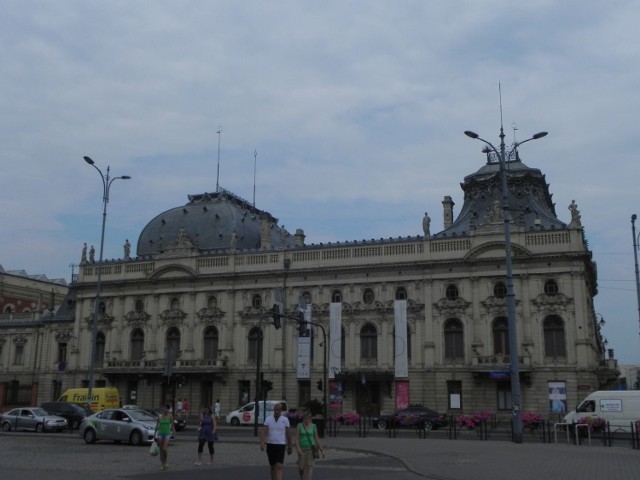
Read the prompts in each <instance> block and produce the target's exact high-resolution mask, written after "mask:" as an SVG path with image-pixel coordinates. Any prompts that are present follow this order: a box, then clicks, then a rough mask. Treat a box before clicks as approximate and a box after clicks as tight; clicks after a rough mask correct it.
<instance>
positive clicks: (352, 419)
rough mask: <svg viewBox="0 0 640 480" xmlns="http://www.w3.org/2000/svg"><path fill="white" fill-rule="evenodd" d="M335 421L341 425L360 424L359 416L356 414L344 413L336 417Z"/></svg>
mask: <svg viewBox="0 0 640 480" xmlns="http://www.w3.org/2000/svg"><path fill="white" fill-rule="evenodd" d="M334 418H335V420H336V421H337V422H340V423H341V424H342V425H357V424H358V422H360V415H359V414H357V413H356V412H346V413H340V414H338V415H336V416H335V417H334Z"/></svg>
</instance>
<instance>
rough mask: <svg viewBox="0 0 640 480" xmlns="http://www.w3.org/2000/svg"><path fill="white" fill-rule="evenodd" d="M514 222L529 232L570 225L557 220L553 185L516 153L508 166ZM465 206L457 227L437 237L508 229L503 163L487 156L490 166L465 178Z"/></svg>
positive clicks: (452, 227) (463, 188) (455, 222)
mask: <svg viewBox="0 0 640 480" xmlns="http://www.w3.org/2000/svg"><path fill="white" fill-rule="evenodd" d="M505 164H506V165H505V167H506V172H507V178H508V185H509V206H510V210H511V219H512V222H514V223H515V224H516V225H518V226H520V227H523V228H525V229H526V230H532V229H536V230H544V229H562V228H567V225H566V224H565V223H563V222H562V221H560V220H559V219H558V217H557V216H556V211H555V205H554V203H553V201H552V196H551V194H550V193H549V185H547V183H546V181H545V177H544V175H543V174H542V173H541V172H540V170H538V169H537V168H530V167H528V166H527V165H525V164H524V163H522V161H521V160H520V156H519V154H518V153H517V152H516V156H515V159H514V160H511V161H507V162H505ZM461 187H462V190H463V191H464V205H463V206H462V209H461V210H460V214H459V215H458V217H457V218H456V220H455V221H454V222H453V224H452V225H451V226H450V227H449V228H447V229H445V230H443V231H442V232H439V233H436V234H435V235H433V237H435V238H442V237H448V236H455V235H466V234H468V233H469V232H472V231H475V232H481V231H493V230H497V231H500V229H502V228H504V223H503V222H504V220H503V217H502V215H503V213H502V181H501V175H500V163H499V162H498V161H496V159H495V158H493V157H492V156H490V155H487V163H486V164H485V165H484V166H482V167H481V168H480V169H479V170H478V171H477V172H475V173H473V174H471V175H468V176H466V177H465V178H464V183H463V184H461Z"/></svg>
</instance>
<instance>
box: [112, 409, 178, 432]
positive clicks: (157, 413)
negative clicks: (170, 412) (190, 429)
mask: <svg viewBox="0 0 640 480" xmlns="http://www.w3.org/2000/svg"><path fill="white" fill-rule="evenodd" d="M122 408H123V409H124V410H143V411H145V412H147V413H149V414H151V415H153V416H154V417H155V418H156V420H157V419H158V417H159V416H160V414H161V413H162V412H161V411H160V410H148V409H146V408H138V407H137V406H136V405H123V406H122ZM173 426H174V427H175V429H176V432H179V431H180V430H184V429H185V428H186V427H187V419H186V417H185V415H184V414H179V415H174V416H173Z"/></svg>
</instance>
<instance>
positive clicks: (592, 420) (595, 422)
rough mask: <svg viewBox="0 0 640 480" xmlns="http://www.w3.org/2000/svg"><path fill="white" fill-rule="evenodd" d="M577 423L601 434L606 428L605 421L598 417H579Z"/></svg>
mask: <svg viewBox="0 0 640 480" xmlns="http://www.w3.org/2000/svg"><path fill="white" fill-rule="evenodd" d="M578 423H583V424H587V425H588V428H589V430H590V431H592V432H601V431H602V430H604V429H605V427H606V426H607V421H606V420H605V419H604V418H600V417H580V418H579V419H578Z"/></svg>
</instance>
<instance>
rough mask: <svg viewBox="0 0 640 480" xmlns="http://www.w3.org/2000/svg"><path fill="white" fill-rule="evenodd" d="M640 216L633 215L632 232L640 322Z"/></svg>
mask: <svg viewBox="0 0 640 480" xmlns="http://www.w3.org/2000/svg"><path fill="white" fill-rule="evenodd" d="M637 218H638V216H637V215H636V214H635V213H634V214H633V215H631V233H632V234H633V259H634V260H635V264H636V296H637V297H638V321H639V322H640V273H638V236H639V235H636V219H637Z"/></svg>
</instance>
